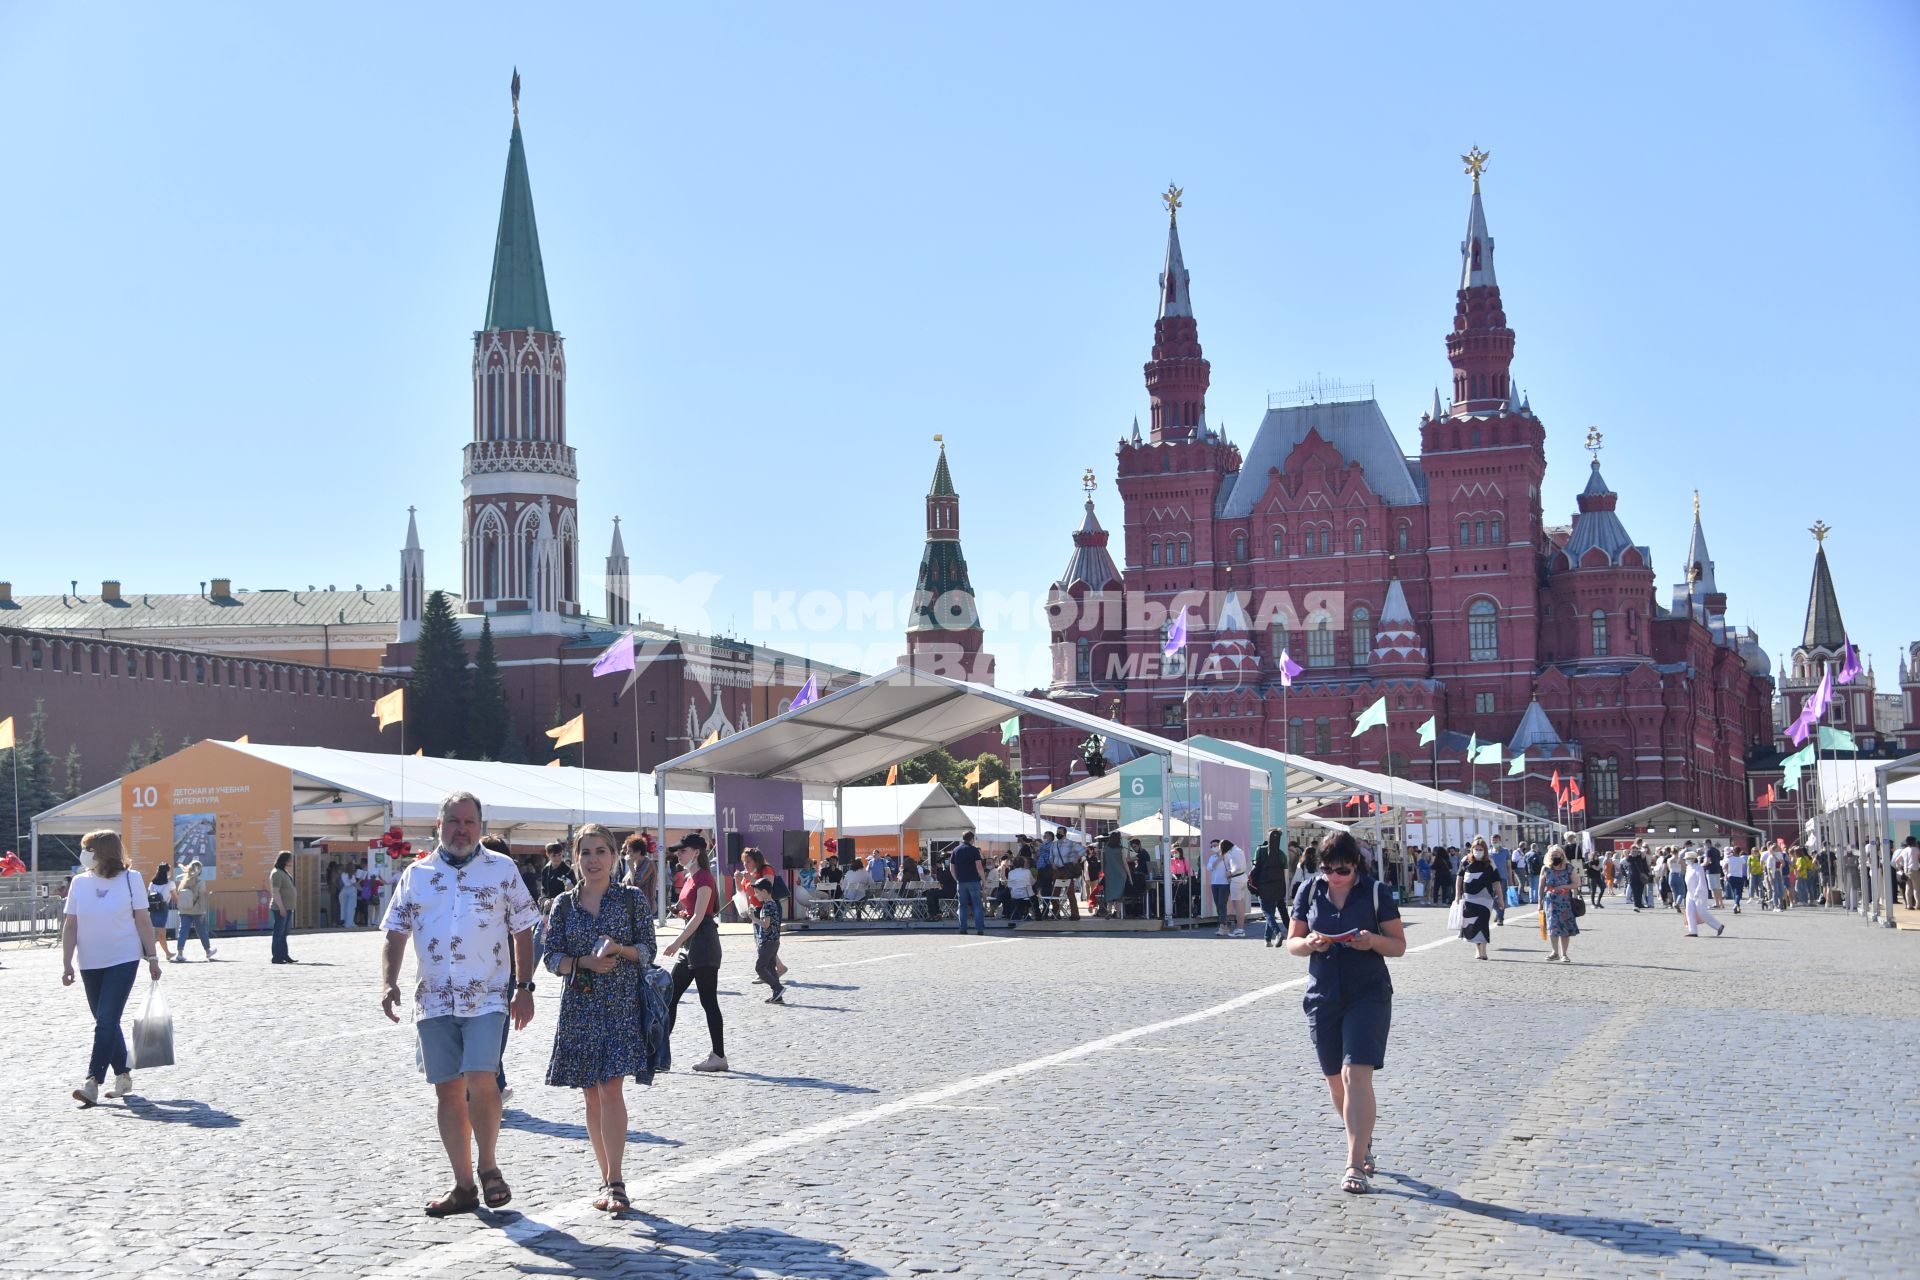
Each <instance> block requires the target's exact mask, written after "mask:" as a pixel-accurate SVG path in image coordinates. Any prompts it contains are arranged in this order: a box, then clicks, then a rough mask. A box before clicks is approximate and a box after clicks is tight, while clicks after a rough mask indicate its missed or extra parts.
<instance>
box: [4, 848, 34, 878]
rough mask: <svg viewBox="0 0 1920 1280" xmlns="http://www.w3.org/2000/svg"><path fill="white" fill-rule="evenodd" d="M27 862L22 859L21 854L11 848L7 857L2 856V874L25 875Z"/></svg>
mask: <svg viewBox="0 0 1920 1280" xmlns="http://www.w3.org/2000/svg"><path fill="white" fill-rule="evenodd" d="M26 870H27V864H26V863H24V862H22V861H20V855H19V854H17V853H15V852H14V851H13V850H11V849H9V850H7V852H6V856H5V857H0V876H18V875H25V874H26Z"/></svg>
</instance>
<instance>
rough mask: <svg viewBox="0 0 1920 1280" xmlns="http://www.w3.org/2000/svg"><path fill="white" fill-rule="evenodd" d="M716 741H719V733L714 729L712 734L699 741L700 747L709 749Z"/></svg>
mask: <svg viewBox="0 0 1920 1280" xmlns="http://www.w3.org/2000/svg"><path fill="white" fill-rule="evenodd" d="M718 741H720V731H719V730H718V729H715V730H714V731H713V732H711V733H709V734H708V735H707V736H706V737H704V738H702V739H701V740H700V745H701V746H703V747H710V746H712V745H713V744H714V743H716V742H718Z"/></svg>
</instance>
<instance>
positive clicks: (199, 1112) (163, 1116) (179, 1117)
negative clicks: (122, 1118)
mask: <svg viewBox="0 0 1920 1280" xmlns="http://www.w3.org/2000/svg"><path fill="white" fill-rule="evenodd" d="M118 1114H120V1115H129V1116H132V1117H134V1118H135V1119H136V1120H151V1121H153V1122H154V1123H156V1124H185V1125H192V1126H193V1127H194V1128H196V1129H237V1128H239V1127H240V1117H239V1116H236V1115H233V1114H231V1113H230V1112H226V1111H215V1110H214V1109H213V1108H212V1107H210V1106H208V1105H207V1104H206V1103H204V1102H192V1101H188V1100H187V1099H184V1098H166V1099H161V1098H142V1097H140V1096H139V1095H137V1094H136V1095H135V1096H133V1097H130V1098H128V1099H126V1104H125V1109H124V1110H122V1111H120V1112H119V1113H118Z"/></svg>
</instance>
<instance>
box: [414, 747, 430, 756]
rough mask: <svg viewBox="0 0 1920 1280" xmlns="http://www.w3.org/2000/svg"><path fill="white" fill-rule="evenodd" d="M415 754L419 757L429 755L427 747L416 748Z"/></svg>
mask: <svg viewBox="0 0 1920 1280" xmlns="http://www.w3.org/2000/svg"><path fill="white" fill-rule="evenodd" d="M413 754H415V755H417V756H423V755H425V754H427V749H426V748H425V747H415V748H414V749H413Z"/></svg>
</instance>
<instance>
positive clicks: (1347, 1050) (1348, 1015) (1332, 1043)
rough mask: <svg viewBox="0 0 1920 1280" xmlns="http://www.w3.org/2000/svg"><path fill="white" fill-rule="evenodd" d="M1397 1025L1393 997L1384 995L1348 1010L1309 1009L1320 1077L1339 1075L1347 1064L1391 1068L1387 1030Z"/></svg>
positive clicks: (1345, 1008) (1372, 997) (1361, 1001)
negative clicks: (1388, 1065) (1387, 1066)
mask: <svg viewBox="0 0 1920 1280" xmlns="http://www.w3.org/2000/svg"><path fill="white" fill-rule="evenodd" d="M1392 1025H1393V995H1392V993H1391V992H1381V993H1380V994H1378V995H1374V996H1367V997H1363V998H1361V999H1358V1000H1355V1001H1353V1002H1352V1003H1350V1004H1348V1005H1347V1006H1346V1007H1344V1008H1322V1009H1309V1010H1308V1011H1307V1029H1308V1031H1309V1032H1310V1033H1311V1034H1312V1036H1313V1048H1314V1051H1315V1052H1316V1053H1317V1054H1319V1056H1320V1074H1321V1075H1324V1076H1337V1075H1339V1074H1340V1068H1341V1066H1342V1065H1343V1064H1345V1063H1349V1062H1351V1063H1353V1064H1354V1065H1355V1066H1361V1067H1372V1068H1374V1069H1375V1070H1379V1069H1380V1068H1382V1067H1384V1066H1386V1065H1387V1030H1388V1028H1390V1027H1391V1026H1392Z"/></svg>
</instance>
